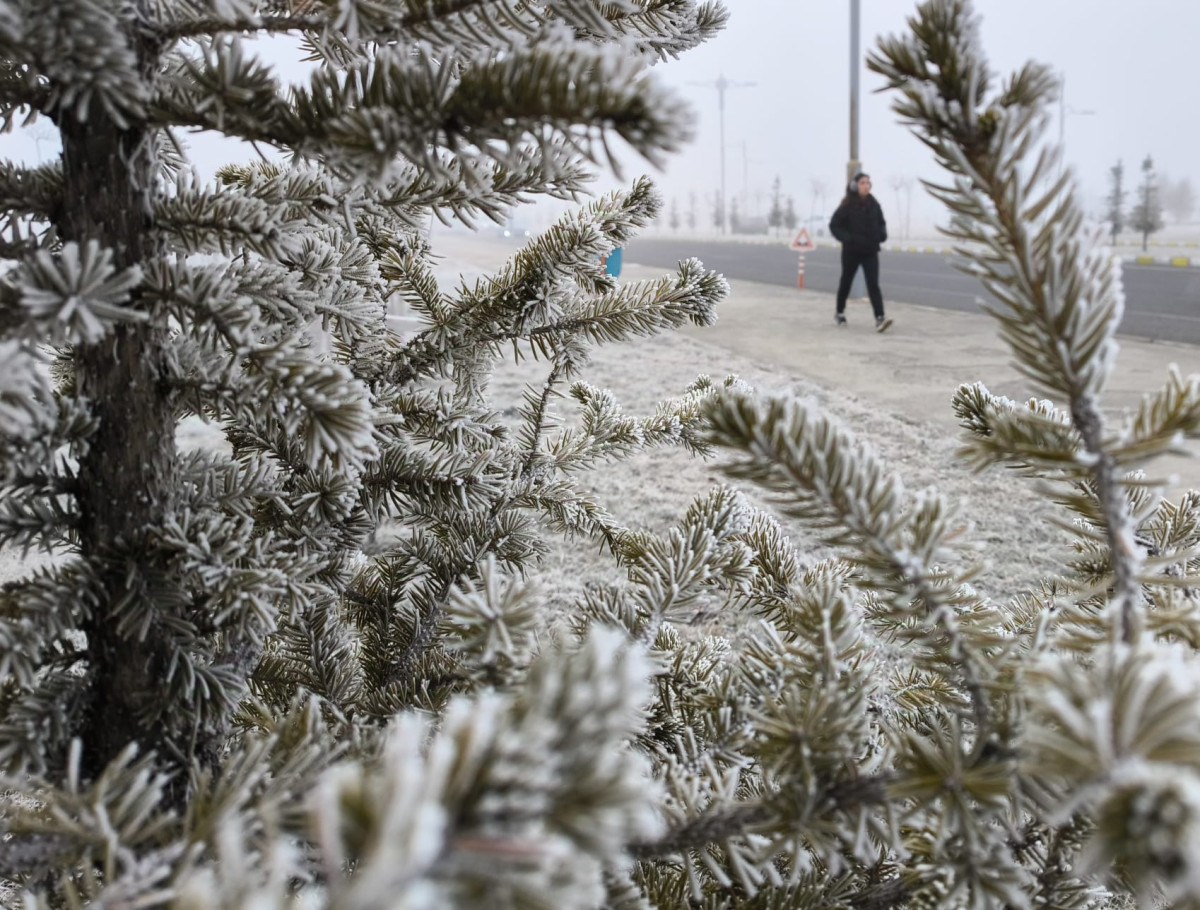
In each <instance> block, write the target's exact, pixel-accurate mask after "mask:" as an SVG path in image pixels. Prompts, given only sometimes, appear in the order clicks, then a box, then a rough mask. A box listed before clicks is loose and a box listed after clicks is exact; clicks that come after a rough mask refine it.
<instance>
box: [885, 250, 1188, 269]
mask: <svg viewBox="0 0 1200 910" xmlns="http://www.w3.org/2000/svg"><path fill="white" fill-rule="evenodd" d="M884 249H885V250H887V249H890V250H891V251H892V252H894V253H944V254H951V253H953V252H954V250H952V249H950V248H948V247H940V248H939V247H932V246H904V247H899V246H898V247H884ZM1113 258H1114V259H1119V260H1121V261H1122V262H1129V263H1132V264H1134V265H1169V266H1174V267H1176V268H1181V269H1189V268H1193V267H1197V268H1200V256H1198V257H1192V256H1143V255H1140V254H1133V253H1114V254H1113Z"/></svg>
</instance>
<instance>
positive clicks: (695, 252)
mask: <svg viewBox="0 0 1200 910" xmlns="http://www.w3.org/2000/svg"><path fill="white" fill-rule="evenodd" d="M693 256H695V257H697V258H699V259H701V260H703V262H704V264H705V266H707V267H708V268H710V269H715V270H717V271H718V272H721V273H722V274H723V275H725V277H726V278H731V279H735V280H742V281H761V282H764V283H766V284H781V285H788V286H791V287H795V285H796V272H797V264H798V262H797V254H796V253H795V252H794V251H792V250H790V249H788V248H787V247H786V246H782V245H779V246H774V245H765V244H764V245H759V244H751V243H721V242H719V241H693V240H657V239H643V238H639V239H635V240H633V241H632V242H631V243H630V244H629V246H628V247H627V248H626V249H625V252H624V259H625V262H628V263H637V264H638V265H649V266H655V267H659V268H671V267H673V266H674V265H675V263H676V262H678V261H679V260H681V259H687V258H689V257H693ZM840 256H841V253H840V250H838V249H835V248H821V249H818V250H814V251H813V252H811V253H805V254H804V287H805V288H806V289H807V290H811V291H826V292H828V293H831V294H832V293H834V292H836V291H837V283H838V277H839V276H840V274H841V264H840V263H841V259H840ZM953 259H954V256H953V255H952V254H949V253H904V252H895V251H886V252H883V253H881V254H880V258H879V262H880V265H879V271H880V279H879V283H880V286H881V287H882V289H883V299H884V301H885V302H886V301H888V300H896V301H899V302H903V303H917V304H924V305H926V306H933V307H941V308H943V309H951V310H961V311H964V312H977V311H978V310H979V303H980V300H981V299H984V298H985V297H986V296H987V292H986V291H985V290H984V289H983V285H981V284H980V283H979V282H978V281H977V280H975V279H974V278H971V277H968V276H967V275H963V274H962V273H961V272H958V271H957V270H956V269H954V268H953V267H952V266H951V264H950V263H951V261H952V260H953ZM1123 277H1124V282H1125V317H1124V319H1123V321H1122V323H1121V327H1120V331H1121V332H1122V333H1124V334H1126V335H1135V336H1138V337H1142V338H1153V339H1156V340H1170V341H1179V342H1184V343H1186V344H1200V268H1195V267H1193V268H1180V267H1178V266H1169V265H1133V264H1132V263H1128V262H1126V263H1125V264H1124V270H1123ZM853 294H854V296H863V295H865V294H866V290H865V288H864V287H863V284H862V273H861V272H860V273H859V277H858V279H857V281H856V286H855V290H854V292H853ZM831 318H832V316H831Z"/></svg>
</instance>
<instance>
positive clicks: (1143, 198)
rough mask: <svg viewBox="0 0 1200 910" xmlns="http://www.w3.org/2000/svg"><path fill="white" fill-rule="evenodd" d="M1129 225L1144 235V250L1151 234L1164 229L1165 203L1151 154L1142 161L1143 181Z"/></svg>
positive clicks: (1130, 214) (1131, 212) (1139, 185)
mask: <svg viewBox="0 0 1200 910" xmlns="http://www.w3.org/2000/svg"><path fill="white" fill-rule="evenodd" d="M1129 226H1130V227H1131V228H1133V229H1134V230H1135V231H1137V232H1138V233H1139V234H1141V235H1142V249H1143V250H1145V249H1146V242H1147V241H1148V240H1149V238H1150V235H1151V234H1153V233H1156V232H1157V231H1160V230H1162V226H1163V205H1162V200H1161V199H1160V198H1159V189H1158V178H1157V177H1156V176H1155V173H1154V159H1153V158H1151V157H1150V156H1149V155H1147V156H1146V158H1145V160H1144V161H1143V162H1142V182H1141V183H1139V184H1138V188H1137V202H1135V203H1134V206H1133V209H1132V210H1131V211H1130V213H1129Z"/></svg>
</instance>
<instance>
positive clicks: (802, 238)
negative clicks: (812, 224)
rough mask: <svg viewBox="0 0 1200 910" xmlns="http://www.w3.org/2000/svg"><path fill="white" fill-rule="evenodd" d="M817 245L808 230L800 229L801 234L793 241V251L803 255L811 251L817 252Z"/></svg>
mask: <svg viewBox="0 0 1200 910" xmlns="http://www.w3.org/2000/svg"><path fill="white" fill-rule="evenodd" d="M816 248H817V245H816V244H815V243H813V242H812V238H811V237H809V236H808V228H800V233H799V234H797V235H796V239H795V240H793V241H792V249H793V250H799V251H800V252H801V253H807V252H809V251H810V250H815V249H816Z"/></svg>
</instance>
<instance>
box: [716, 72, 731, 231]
mask: <svg viewBox="0 0 1200 910" xmlns="http://www.w3.org/2000/svg"><path fill="white" fill-rule="evenodd" d="M728 85H729V83H728V82H726V81H725V76H724V75H723V74H722V75H720V76H718V77H717V110H718V112H719V113H720V121H721V200H720V205H721V233H722V234H728V233H729V197H728V196H726V195H725V89H726V88H727V87H728Z"/></svg>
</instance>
